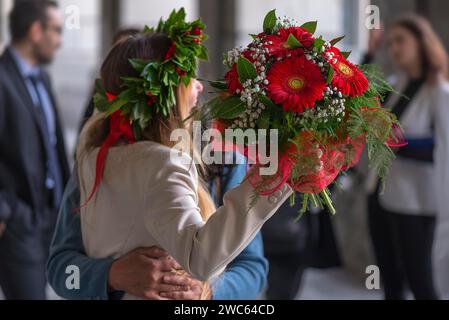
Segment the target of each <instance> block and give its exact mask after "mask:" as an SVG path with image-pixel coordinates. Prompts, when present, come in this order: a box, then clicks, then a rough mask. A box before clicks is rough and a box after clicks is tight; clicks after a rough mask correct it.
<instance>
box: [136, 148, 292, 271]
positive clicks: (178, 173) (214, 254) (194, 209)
mask: <svg viewBox="0 0 449 320" xmlns="http://www.w3.org/2000/svg"><path fill="white" fill-rule="evenodd" d="M167 157H168V156H167ZM175 158H176V157H175ZM188 162H189V159H187V156H185V157H184V158H183V159H178V160H173V158H172V159H167V160H166V165H164V167H163V169H161V171H160V172H159V174H158V176H157V177H151V178H149V181H151V183H150V185H149V186H148V190H147V191H148V193H147V194H148V195H151V196H148V197H147V198H146V201H145V202H146V208H147V209H146V212H145V213H144V214H145V219H144V221H145V225H146V228H147V229H148V231H149V233H150V234H151V235H152V236H153V237H154V238H155V239H156V240H157V241H158V243H159V244H160V246H161V247H162V248H164V249H165V250H166V251H167V252H168V253H169V254H170V255H171V256H173V257H174V258H175V259H176V260H177V261H178V263H179V264H180V265H181V266H182V267H183V268H184V269H185V270H186V271H187V272H188V273H190V274H191V275H193V276H194V277H196V278H197V279H200V280H208V279H210V278H211V277H212V276H214V275H216V273H218V272H220V271H221V270H222V269H223V268H224V267H225V266H226V265H227V264H228V263H229V262H231V261H232V260H233V259H234V258H235V257H236V256H237V255H238V254H239V253H240V252H241V251H242V250H243V249H244V248H245V247H246V246H247V245H248V244H249V243H250V242H251V241H252V239H253V238H254V237H255V236H256V234H257V232H258V231H259V230H260V228H261V227H262V225H263V224H264V222H266V221H267V220H268V219H269V218H270V217H271V216H272V215H273V214H274V213H275V212H276V211H277V209H278V208H279V207H280V206H281V205H282V203H283V202H284V201H285V200H286V199H288V198H289V196H290V195H291V194H292V192H293V191H292V190H291V188H290V187H289V186H287V185H285V186H284V187H283V188H281V190H280V191H277V192H276V194H274V195H272V196H269V197H260V198H259V199H258V201H257V202H256V204H255V206H254V207H253V208H252V209H251V210H250V211H249V213H248V214H247V211H248V208H249V207H250V203H251V199H252V196H253V188H252V186H251V185H250V183H249V182H243V183H242V184H241V185H240V186H239V187H237V188H235V189H233V190H231V191H229V192H228V193H226V194H225V196H224V205H223V206H222V207H220V208H219V209H217V211H216V212H215V213H214V214H213V215H212V217H211V218H210V219H209V220H208V221H207V223H204V222H203V221H202V219H201V215H200V209H199V208H198V204H197V203H198V199H197V195H196V189H197V183H198V182H197V181H198V177H197V171H196V169H195V166H193V165H190V164H188Z"/></svg>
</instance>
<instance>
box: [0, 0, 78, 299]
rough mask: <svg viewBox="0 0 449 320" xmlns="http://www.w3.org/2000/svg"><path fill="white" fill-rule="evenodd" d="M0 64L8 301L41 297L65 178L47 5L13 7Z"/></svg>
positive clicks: (58, 21) (0, 282)
mask: <svg viewBox="0 0 449 320" xmlns="http://www.w3.org/2000/svg"><path fill="white" fill-rule="evenodd" d="M9 18H10V21H9V25H10V33H11V39H12V40H11V41H12V43H11V45H10V46H9V47H8V48H7V49H6V51H5V52H4V53H3V55H2V56H1V58H0V224H1V225H2V227H1V229H2V230H0V231H3V232H2V234H0V236H1V237H0V286H1V288H2V290H3V292H4V294H5V296H6V298H7V299H45V289H46V277H45V262H46V260H47V257H48V251H49V247H50V241H51V235H52V234H53V229H54V225H55V222H56V218H57V210H58V207H59V203H60V200H61V197H62V192H63V187H64V185H65V183H66V181H67V179H68V176H69V169H68V164H67V159H66V152H65V146H64V138H63V134H62V129H61V123H60V121H59V116H58V112H57V108H56V101H55V99H54V95H53V92H52V88H51V84H50V78H49V76H48V74H47V73H46V72H45V71H44V69H43V66H45V65H47V64H49V63H50V62H51V61H52V60H53V58H54V55H55V53H56V51H57V49H58V48H59V46H60V45H61V31H62V18H61V16H60V13H59V11H58V8H57V4H56V3H55V2H53V1H45V0H34V1H31V0H30V1H16V2H15V6H14V8H13V9H12V12H11V14H10V17H9Z"/></svg>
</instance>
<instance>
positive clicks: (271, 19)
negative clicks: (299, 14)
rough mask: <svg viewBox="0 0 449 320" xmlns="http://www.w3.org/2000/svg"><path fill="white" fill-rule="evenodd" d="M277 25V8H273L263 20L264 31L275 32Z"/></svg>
mask: <svg viewBox="0 0 449 320" xmlns="http://www.w3.org/2000/svg"><path fill="white" fill-rule="evenodd" d="M276 25H277V17H276V10H271V11H270V12H268V14H267V15H266V16H265V19H264V20H263V31H264V32H265V33H266V34H273V33H274V31H275V28H276Z"/></svg>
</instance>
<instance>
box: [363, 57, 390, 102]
mask: <svg viewBox="0 0 449 320" xmlns="http://www.w3.org/2000/svg"><path fill="white" fill-rule="evenodd" d="M358 67H359V69H360V70H361V71H362V72H363V74H364V75H365V77H366V78H367V79H368V82H369V89H368V91H367V92H366V93H365V96H370V97H376V96H379V97H381V98H382V99H383V97H385V95H386V94H387V93H389V92H396V91H395V90H394V88H393V87H392V86H391V85H390V83H388V81H386V80H385V76H384V74H383V72H382V70H381V69H380V67H379V66H377V65H374V64H364V65H360V66H358Z"/></svg>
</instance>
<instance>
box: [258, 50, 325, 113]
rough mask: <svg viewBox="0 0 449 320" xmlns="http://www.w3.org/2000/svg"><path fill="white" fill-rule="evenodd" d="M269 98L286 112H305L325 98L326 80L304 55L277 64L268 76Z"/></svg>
mask: <svg viewBox="0 0 449 320" xmlns="http://www.w3.org/2000/svg"><path fill="white" fill-rule="evenodd" d="M267 80H268V81H269V85H268V88H267V89H268V96H269V97H270V98H271V99H272V100H273V101H274V102H275V103H276V104H281V105H282V107H283V109H284V111H294V112H303V111H304V109H305V108H313V107H314V105H315V103H316V101H317V100H319V99H321V98H322V97H323V92H324V89H325V88H326V80H325V79H324V77H323V75H322V74H321V71H320V69H319V68H318V67H317V66H316V65H315V64H314V63H313V62H311V61H309V60H307V59H306V58H305V57H304V55H302V56H299V57H294V58H291V59H286V60H283V61H280V62H276V63H275V64H273V66H272V67H271V68H270V70H269V71H268V74H267Z"/></svg>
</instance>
